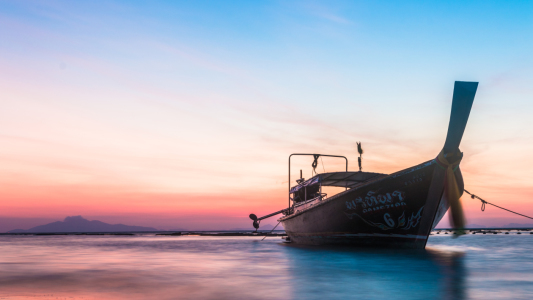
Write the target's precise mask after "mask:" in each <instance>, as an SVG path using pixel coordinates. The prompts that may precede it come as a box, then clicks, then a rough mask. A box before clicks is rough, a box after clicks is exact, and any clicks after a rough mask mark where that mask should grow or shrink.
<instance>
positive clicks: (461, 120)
mask: <svg viewBox="0 0 533 300" xmlns="http://www.w3.org/2000/svg"><path fill="white" fill-rule="evenodd" d="M477 86H478V83H477V82H464V81H456V82H455V86H454V92H453V100H452V110H451V116H450V123H449V126H448V133H447V136H446V140H445V143H444V147H443V148H442V150H441V152H440V153H439V154H438V156H437V157H436V158H434V159H431V160H429V161H426V162H423V163H421V164H419V165H416V166H412V167H409V168H407V169H404V170H401V171H398V172H396V173H392V174H381V173H371V172H362V171H361V169H360V171H359V172H349V171H348V160H347V159H346V158H345V157H344V156H339V155H324V154H306V153H296V154H291V155H290V156H289V204H288V207H287V208H285V209H282V210H280V211H277V212H274V213H271V214H268V215H266V216H263V217H260V218H258V217H257V216H256V215H255V214H250V219H252V220H253V226H254V227H255V228H256V230H257V229H258V228H259V225H260V222H261V220H264V219H266V218H269V217H272V216H275V215H279V214H282V217H281V218H279V219H278V221H279V222H280V223H281V224H282V225H283V227H284V229H285V232H286V233H287V236H288V237H287V240H288V241H290V242H293V243H298V244H313V245H325V244H349V245H357V246H377V247H391V248H392V247H394V248H415V249H423V248H425V246H426V243H427V240H428V237H429V235H430V233H431V230H432V229H434V228H435V226H436V225H437V224H438V223H439V221H440V220H441V219H442V217H443V216H444V214H445V213H446V211H448V209H450V210H451V213H450V215H451V218H452V225H454V226H455V227H456V228H458V229H462V227H464V216H463V211H462V206H461V203H460V200H459V198H460V196H461V195H462V194H463V191H464V183H463V177H462V175H461V169H460V168H459V164H460V162H461V159H462V157H463V153H462V152H460V151H459V144H460V143H461V139H462V137H463V133H464V130H465V128H466V123H467V121H468V117H469V115H470V110H471V108H472V103H473V101H474V97H475V94H476V90H477ZM359 148H360V147H359ZM360 153H362V150H361V151H360ZM294 155H312V156H313V157H314V162H313V167H316V163H317V159H318V158H319V157H320V156H332V157H341V158H342V157H343V158H345V159H346V171H345V172H330V173H321V174H317V175H315V176H313V177H312V178H310V179H307V180H305V179H302V178H300V179H298V180H297V181H296V185H294V186H291V179H290V175H291V171H290V161H291V157H292V156H294ZM359 162H360V160H359ZM325 186H335V187H343V188H345V190H344V191H342V192H339V193H337V194H335V195H332V196H329V197H328V196H327V195H326V194H324V193H322V187H325Z"/></svg>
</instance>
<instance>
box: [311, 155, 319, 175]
mask: <svg viewBox="0 0 533 300" xmlns="http://www.w3.org/2000/svg"><path fill="white" fill-rule="evenodd" d="M313 157H314V159H315V160H313V163H312V164H311V167H313V172H315V174H317V173H316V167H317V166H318V158H319V157H320V154H313Z"/></svg>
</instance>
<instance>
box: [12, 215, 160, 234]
mask: <svg viewBox="0 0 533 300" xmlns="http://www.w3.org/2000/svg"><path fill="white" fill-rule="evenodd" d="M120 231H157V229H155V228H152V227H142V226H128V225H123V224H107V223H104V222H101V221H96V220H94V221H89V220H87V219H84V218H83V217H82V216H73V217H66V218H65V220H64V221H57V222H53V223H50V224H46V225H41V226H36V227H33V228H30V229H28V230H23V229H15V230H11V231H9V233H30V232H31V233H50V232H120Z"/></svg>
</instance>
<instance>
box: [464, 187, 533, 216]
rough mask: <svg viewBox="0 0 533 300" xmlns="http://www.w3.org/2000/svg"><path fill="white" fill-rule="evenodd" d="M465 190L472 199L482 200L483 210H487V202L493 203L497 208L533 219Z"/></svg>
mask: <svg viewBox="0 0 533 300" xmlns="http://www.w3.org/2000/svg"><path fill="white" fill-rule="evenodd" d="M465 192H466V193H467V194H468V195H470V197H471V198H472V199H478V200H480V201H481V211H485V204H490V205H492V206H496V207H497V208H500V209H503V210H506V211H508V212H511V213H513V214H516V215H519V216H522V217H526V218H528V219H532V220H533V218H532V217H529V216H526V215H523V214H519V213H517V212H515V211H512V210H509V209H507V208H503V207H501V206H498V205H496V204H492V203H490V202H487V201H485V200H483V199H481V198H480V197H478V196H477V195H474V194H472V193H470V192H469V191H467V190H465Z"/></svg>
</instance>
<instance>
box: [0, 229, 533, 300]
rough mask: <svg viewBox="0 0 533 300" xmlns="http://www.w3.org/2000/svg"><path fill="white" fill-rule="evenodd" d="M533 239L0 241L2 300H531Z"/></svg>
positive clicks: (85, 238)
mask: <svg viewBox="0 0 533 300" xmlns="http://www.w3.org/2000/svg"><path fill="white" fill-rule="evenodd" d="M532 246H533V235H530V234H522V235H517V234H509V235H466V236H462V237H460V238H458V239H452V238H451V237H450V236H447V235H434V236H431V237H430V240H429V242H428V247H427V249H426V250H416V251H413V250H383V249H354V248H345V247H342V248H339V247H336V248H332V247H316V246H315V247H311V246H308V247H304V246H297V245H294V244H283V243H282V242H281V239H280V238H278V237H276V238H274V237H272V238H267V239H265V240H264V241H261V238H258V237H200V236H165V237H163V236H154V235H136V236H0V253H1V254H0V299H346V298H356V299H510V298H513V299H532V298H533V252H532V251H531V249H532Z"/></svg>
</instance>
